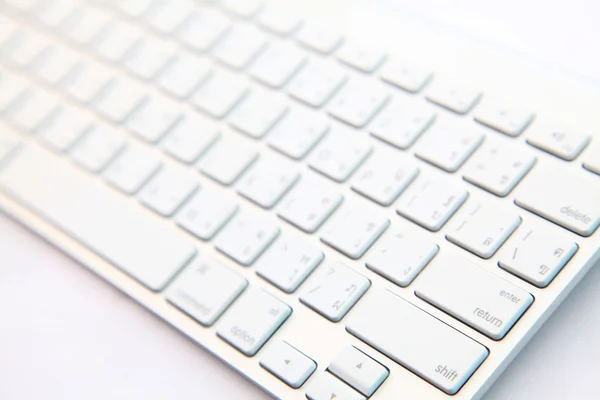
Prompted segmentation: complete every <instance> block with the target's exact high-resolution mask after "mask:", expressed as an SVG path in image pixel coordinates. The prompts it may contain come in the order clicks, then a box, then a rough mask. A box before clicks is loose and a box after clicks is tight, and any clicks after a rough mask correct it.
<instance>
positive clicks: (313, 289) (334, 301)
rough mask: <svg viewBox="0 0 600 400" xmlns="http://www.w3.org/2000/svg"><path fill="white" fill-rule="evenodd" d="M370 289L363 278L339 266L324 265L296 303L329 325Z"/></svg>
mask: <svg viewBox="0 0 600 400" xmlns="http://www.w3.org/2000/svg"><path fill="white" fill-rule="evenodd" d="M369 286H371V281H369V280H368V279H367V278H365V277H364V276H362V275H360V274H358V273H356V272H354V270H352V269H351V268H350V267H347V266H346V265H344V264H342V263H339V262H327V263H325V264H323V265H322V266H321V267H319V269H318V270H317V271H316V272H315V273H314V275H313V277H312V278H311V279H310V281H309V282H308V283H307V287H306V288H305V290H304V293H302V295H301V296H300V302H302V303H303V304H304V305H306V306H308V307H310V308H311V309H313V310H314V311H316V312H317V313H319V314H321V315H322V316H324V317H325V318H327V319H328V320H330V321H332V322H339V321H340V320H341V319H342V318H344V316H345V315H346V313H347V312H348V311H349V310H350V309H351V308H352V307H353V306H354V304H356V302H357V301H358V300H359V299H360V298H361V297H362V295H363V294H364V293H365V292H366V291H367V289H369Z"/></svg>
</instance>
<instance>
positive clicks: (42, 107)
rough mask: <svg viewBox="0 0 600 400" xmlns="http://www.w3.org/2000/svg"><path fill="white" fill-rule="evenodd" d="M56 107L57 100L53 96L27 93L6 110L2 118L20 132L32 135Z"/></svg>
mask: <svg viewBox="0 0 600 400" xmlns="http://www.w3.org/2000/svg"><path fill="white" fill-rule="evenodd" d="M57 106H58V100H57V99H56V98H55V97H54V96H51V95H49V94H47V93H46V92H42V91H40V90H36V91H29V92H27V94H26V95H25V96H22V97H21V98H19V101H18V102H16V103H15V104H14V105H13V106H12V107H11V108H10V109H8V111H7V112H6V113H5V114H4V117H5V118H6V119H7V121H8V122H9V123H11V124H12V125H14V126H15V127H16V128H18V129H20V130H21V131H23V132H27V133H32V132H34V131H35V130H36V129H37V128H38V127H40V126H41V125H42V124H43V123H44V122H45V121H46V120H47V119H48V118H49V117H50V116H51V115H52V114H53V113H54V111H55V110H56V108H57Z"/></svg>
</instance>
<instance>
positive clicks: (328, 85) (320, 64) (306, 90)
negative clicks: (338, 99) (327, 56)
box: [288, 60, 347, 107]
mask: <svg viewBox="0 0 600 400" xmlns="http://www.w3.org/2000/svg"><path fill="white" fill-rule="evenodd" d="M346 79H347V76H346V73H345V72H344V71H343V70H342V69H341V68H340V67H339V66H337V65H335V64H333V63H331V62H329V63H328V62H324V61H315V60H311V61H310V62H308V64H306V66H304V67H303V68H302V69H301V70H300V72H298V74H296V76H295V77H294V78H292V80H291V82H290V83H289V84H288V93H289V94H290V96H292V97H293V98H295V99H297V100H300V101H302V102H304V103H306V104H308V105H309V106H313V107H321V106H322V105H323V104H325V102H326V101H327V100H329V98H330V97H331V96H332V95H333V94H334V93H335V92H337V91H338V89H339V88H340V87H342V85H343V84H344V83H345V82H346Z"/></svg>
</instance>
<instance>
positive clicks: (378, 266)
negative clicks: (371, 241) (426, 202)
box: [367, 232, 440, 287]
mask: <svg viewBox="0 0 600 400" xmlns="http://www.w3.org/2000/svg"><path fill="white" fill-rule="evenodd" d="M439 249H440V248H439V246H438V245H437V244H435V243H432V242H430V241H428V240H423V239H420V238H417V237H414V236H413V235H412V234H406V233H404V232H399V233H395V234H393V235H389V236H386V237H384V238H383V239H381V240H380V242H379V243H377V245H376V246H375V248H374V249H373V251H371V252H370V253H369V256H368V257H367V268H369V269H370V270H371V271H374V272H375V273H377V274H379V275H381V276H383V277H384V278H386V279H389V280H390V281H392V282H394V283H395V284H396V285H398V286H401V287H406V286H408V285H410V284H411V283H412V281H413V280H414V279H415V278H416V277H417V275H419V273H420V272H421V271H422V270H423V268H425V267H426V266H427V264H429V262H430V261H431V260H432V259H433V257H435V255H436V254H437V253H438V251H439Z"/></svg>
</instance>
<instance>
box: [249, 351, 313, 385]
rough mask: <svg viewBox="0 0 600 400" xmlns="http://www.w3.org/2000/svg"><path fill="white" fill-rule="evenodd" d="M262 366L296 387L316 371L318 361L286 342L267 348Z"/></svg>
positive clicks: (261, 361) (262, 358) (262, 357)
mask: <svg viewBox="0 0 600 400" xmlns="http://www.w3.org/2000/svg"><path fill="white" fill-rule="evenodd" d="M260 366H261V367H263V368H264V369H266V370H267V371H269V372H270V373H272V374H273V375H275V376H276V377H277V378H279V379H281V380H282V381H284V382H285V383H286V384H287V385H289V386H290V387H292V388H294V389H298V388H299V387H300V386H302V385H304V382H306V380H307V379H308V378H309V377H310V376H311V375H312V374H313V372H315V370H316V369H317V363H315V362H314V361H313V360H311V359H310V358H308V357H307V356H305V355H304V354H302V353H301V352H299V351H298V350H296V349H295V348H294V347H292V346H290V345H289V344H287V343H286V342H279V343H276V344H273V345H271V346H269V347H267V348H266V349H265V351H264V352H263V355H262V356H261V359H260Z"/></svg>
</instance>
